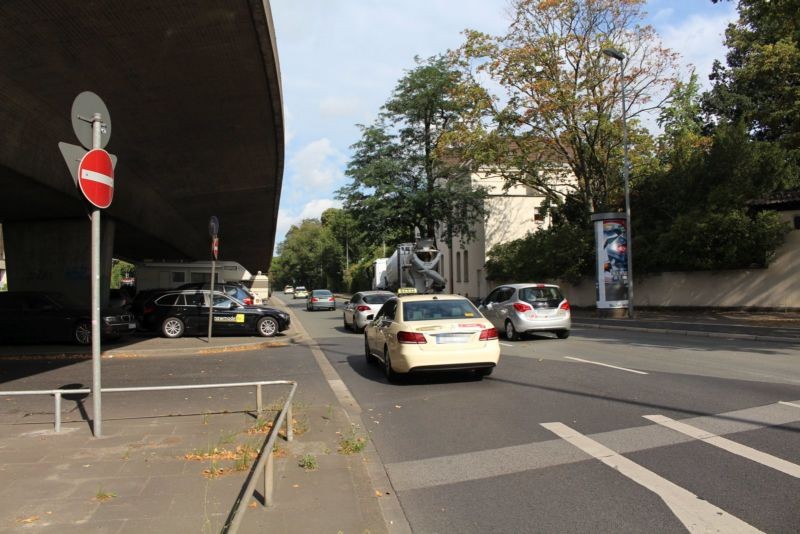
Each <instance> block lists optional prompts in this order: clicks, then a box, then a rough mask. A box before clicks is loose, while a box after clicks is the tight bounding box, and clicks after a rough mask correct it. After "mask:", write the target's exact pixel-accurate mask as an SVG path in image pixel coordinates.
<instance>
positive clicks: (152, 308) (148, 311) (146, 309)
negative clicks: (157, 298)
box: [142, 306, 156, 315]
mask: <svg viewBox="0 0 800 534" xmlns="http://www.w3.org/2000/svg"><path fill="white" fill-rule="evenodd" d="M154 311H156V307H155V306H145V307H144V309H143V310H142V314H144V315H150V314H151V313H153V312H154Z"/></svg>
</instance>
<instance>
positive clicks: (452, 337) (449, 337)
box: [436, 334, 469, 343]
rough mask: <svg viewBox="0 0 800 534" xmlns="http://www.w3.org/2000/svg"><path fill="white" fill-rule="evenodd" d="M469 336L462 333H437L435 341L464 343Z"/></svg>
mask: <svg viewBox="0 0 800 534" xmlns="http://www.w3.org/2000/svg"><path fill="white" fill-rule="evenodd" d="M468 341H469V336H468V335H464V334H439V335H438V336H436V343H466V342H468Z"/></svg>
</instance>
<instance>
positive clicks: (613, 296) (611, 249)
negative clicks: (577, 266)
mask: <svg viewBox="0 0 800 534" xmlns="http://www.w3.org/2000/svg"><path fill="white" fill-rule="evenodd" d="M592 223H593V224H594V237H595V251H596V255H595V257H596V258H597V267H596V270H595V272H596V273H597V311H598V312H599V313H601V314H611V315H616V314H621V312H622V311H623V310H627V308H628V260H627V255H626V252H627V250H628V239H627V231H626V229H627V219H626V217H625V214H624V213H595V214H593V215H592ZM604 310H605V311H604Z"/></svg>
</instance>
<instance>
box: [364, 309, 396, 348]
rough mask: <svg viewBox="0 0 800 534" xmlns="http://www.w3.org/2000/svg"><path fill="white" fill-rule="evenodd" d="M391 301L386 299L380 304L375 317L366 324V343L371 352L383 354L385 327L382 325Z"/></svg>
mask: <svg viewBox="0 0 800 534" xmlns="http://www.w3.org/2000/svg"><path fill="white" fill-rule="evenodd" d="M392 302H393V301H391V300H389V301H386V302H385V303H384V304H383V306H381V309H380V310H378V313H377V314H375V318H374V319H373V320H372V322H371V323H369V324H368V325H367V330H366V331H367V343H368V344H369V347H370V350H371V351H372V353H373V354H380V355H383V345H384V343H385V340H384V337H383V336H384V334H385V328H384V326H382V325H383V323H384V322H385V321H386V313H387V311H388V310H389V308H390V307H391V304H392ZM395 306H396V304H395Z"/></svg>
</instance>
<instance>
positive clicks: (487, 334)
mask: <svg viewBox="0 0 800 534" xmlns="http://www.w3.org/2000/svg"><path fill="white" fill-rule="evenodd" d="M490 339H497V328H487V329H486V330H481V337H480V339H479V341H489V340H490Z"/></svg>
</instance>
